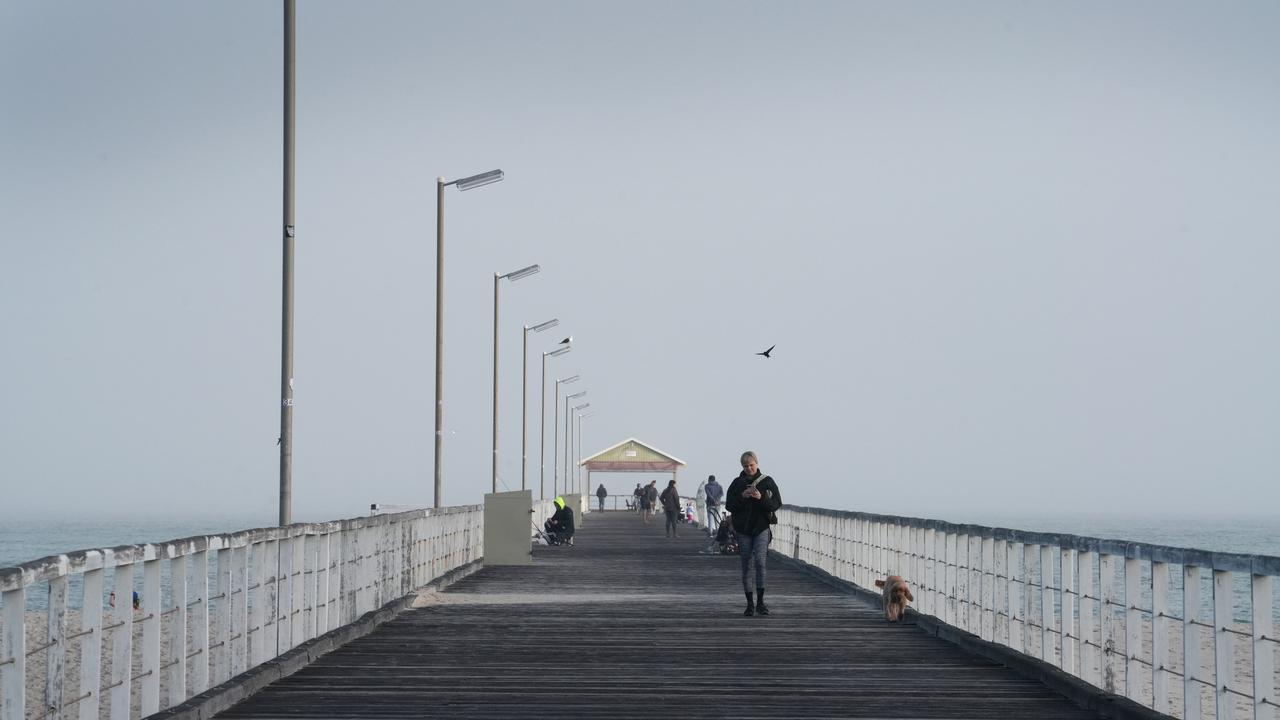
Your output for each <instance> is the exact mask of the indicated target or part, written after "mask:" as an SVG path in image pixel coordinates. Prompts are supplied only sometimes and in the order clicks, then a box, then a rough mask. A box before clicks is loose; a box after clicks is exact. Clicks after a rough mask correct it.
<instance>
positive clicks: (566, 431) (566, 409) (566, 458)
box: [564, 390, 587, 491]
mask: <svg viewBox="0 0 1280 720" xmlns="http://www.w3.org/2000/svg"><path fill="white" fill-rule="evenodd" d="M586 394H587V391H586V390H583V391H582V392H580V393H574V394H573V395H567V396H565V399H564V487H565V490H566V491H567V490H568V489H569V401H570V400H573V399H574V398H580V397H582V396H583V395H586Z"/></svg>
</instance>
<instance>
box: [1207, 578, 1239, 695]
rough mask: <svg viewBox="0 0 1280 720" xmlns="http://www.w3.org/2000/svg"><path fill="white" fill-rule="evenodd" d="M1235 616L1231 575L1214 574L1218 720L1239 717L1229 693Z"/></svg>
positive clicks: (1214, 639) (1214, 670)
mask: <svg viewBox="0 0 1280 720" xmlns="http://www.w3.org/2000/svg"><path fill="white" fill-rule="evenodd" d="M1232 620H1233V618H1232V613H1231V571H1229V570H1214V571H1213V674H1214V678H1215V681H1214V699H1215V701H1216V705H1217V710H1218V720H1232V718H1234V717H1235V706H1236V704H1235V701H1234V700H1233V699H1232V697H1231V693H1230V692H1228V688H1230V686H1231V671H1232V658H1233V657H1234V648H1232V644H1233V643H1232V640H1231V633H1230V632H1228V631H1227V630H1228V628H1230V627H1231V622H1232Z"/></svg>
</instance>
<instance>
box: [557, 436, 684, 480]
mask: <svg viewBox="0 0 1280 720" xmlns="http://www.w3.org/2000/svg"><path fill="white" fill-rule="evenodd" d="M578 464H579V465H581V466H582V467H584V468H586V469H587V482H586V487H588V488H589V487H591V473H592V472H611V473H613V472H646V473H651V472H660V473H668V472H669V473H671V479H672V480H675V479H676V475H677V473H679V471H680V466H681V465H684V464H685V462H684V461H683V460H681V459H680V458H678V457H675V456H673V455H668V454H666V453H664V452H662V451H661V450H659V449H657V448H655V447H653V446H652V445H649V444H647V443H644V442H641V441H640V440H637V439H635V438H627V439H626V440H623V441H622V442H620V443H618V444H617V445H614V446H612V447H610V448H606V449H604V450H601V451H600V452H598V453H596V454H595V455H592V456H591V457H589V458H586V459H584V460H583V461H582V462H580V463H578Z"/></svg>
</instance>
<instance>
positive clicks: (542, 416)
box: [538, 336, 573, 500]
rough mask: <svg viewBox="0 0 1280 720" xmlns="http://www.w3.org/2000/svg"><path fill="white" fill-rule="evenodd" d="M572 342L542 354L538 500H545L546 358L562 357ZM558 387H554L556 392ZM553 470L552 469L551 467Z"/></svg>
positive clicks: (566, 342) (570, 337)
mask: <svg viewBox="0 0 1280 720" xmlns="http://www.w3.org/2000/svg"><path fill="white" fill-rule="evenodd" d="M571 340H573V336H569V337H567V338H565V339H563V340H561V341H560V344H561V345H563V346H564V347H562V348H559V349H557V350H548V351H547V352H544V353H542V412H540V413H539V414H538V433H539V435H538V499H539V500H546V499H547V358H549V357H555V356H556V355H563V354H565V353H567V352H569V351H570V350H572V349H573V346H572V345H569V344H568V343H569V342H570V341H571ZM559 391H560V385H559V384H557V385H556V392H557V393H558V392H559ZM553 469H554V467H553Z"/></svg>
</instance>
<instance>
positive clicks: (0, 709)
mask: <svg viewBox="0 0 1280 720" xmlns="http://www.w3.org/2000/svg"><path fill="white" fill-rule="evenodd" d="M3 599H4V627H3V628H0V663H3V664H2V665H0V696H3V698H4V699H3V701H0V720H24V714H25V711H26V695H27V630H26V628H27V624H26V623H27V618H26V608H27V592H26V588H24V587H19V588H16V589H14V590H5V591H4V596H3Z"/></svg>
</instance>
